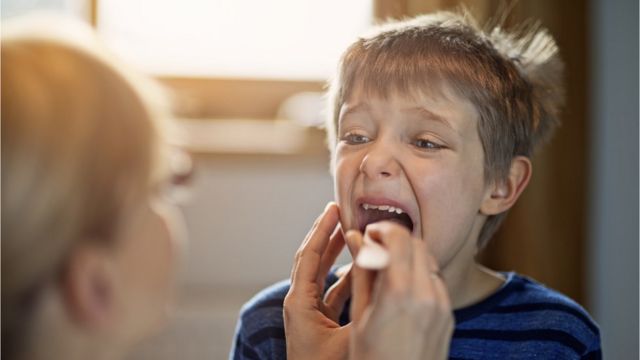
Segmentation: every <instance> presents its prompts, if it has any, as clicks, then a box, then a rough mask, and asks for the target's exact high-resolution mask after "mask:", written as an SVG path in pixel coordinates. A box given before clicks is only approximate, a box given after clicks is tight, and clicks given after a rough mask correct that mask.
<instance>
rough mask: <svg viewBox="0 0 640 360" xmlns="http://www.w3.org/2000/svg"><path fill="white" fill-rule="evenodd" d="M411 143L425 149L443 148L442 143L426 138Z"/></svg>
mask: <svg viewBox="0 0 640 360" xmlns="http://www.w3.org/2000/svg"><path fill="white" fill-rule="evenodd" d="M413 144H414V145H415V146H416V147H417V148H420V149H425V150H438V149H442V148H443V146H442V145H440V144H436V143H435V142H433V141H430V140H426V139H418V140H416V141H415V142H414V143H413Z"/></svg>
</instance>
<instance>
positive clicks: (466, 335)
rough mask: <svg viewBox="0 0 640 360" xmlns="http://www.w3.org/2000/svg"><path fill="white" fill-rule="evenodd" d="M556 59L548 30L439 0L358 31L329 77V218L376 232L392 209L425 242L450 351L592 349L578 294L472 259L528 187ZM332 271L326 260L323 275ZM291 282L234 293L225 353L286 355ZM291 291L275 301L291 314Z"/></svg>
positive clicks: (552, 107)
mask: <svg viewBox="0 0 640 360" xmlns="http://www.w3.org/2000/svg"><path fill="white" fill-rule="evenodd" d="M561 72H562V64H561V62H560V59H559V57H558V49H557V46H556V44H555V42H554V41H553V39H552V38H551V37H550V36H549V35H548V33H547V32H546V31H544V30H537V31H531V32H529V33H527V34H524V35H523V36H521V37H517V36H515V35H511V34H507V33H505V32H503V31H502V30H501V29H500V28H495V29H493V30H492V31H491V32H490V33H484V32H482V31H481V30H480V29H479V28H478V26H477V25H476V24H475V23H474V22H473V21H472V20H471V19H470V18H469V17H467V16H463V15H458V14H453V13H449V12H442V13H437V14H432V15H427V16H421V17H418V18H415V19H411V20H407V21H403V22H396V23H392V24H388V25H385V26H383V27H380V28H378V29H377V30H376V31H375V32H374V33H373V34H371V35H369V36H367V37H364V38H361V39H359V40H357V41H356V42H355V43H353V44H352V45H351V46H350V47H349V48H348V49H347V50H346V52H345V54H344V55H343V57H342V60H341V63H340V67H339V73H338V76H336V78H335V79H334V80H333V82H332V84H331V91H330V95H331V98H330V106H331V111H330V113H331V117H330V119H329V121H328V126H327V127H328V136H329V144H330V147H331V152H332V170H333V173H334V182H335V193H336V201H337V204H338V207H339V209H340V210H339V212H340V215H339V216H340V226H341V228H342V229H344V230H345V231H346V230H356V231H360V232H366V233H367V234H369V235H368V236H370V237H376V236H377V237H378V239H376V240H377V241H379V242H381V243H382V244H383V245H385V244H387V245H388V244H393V241H391V240H389V239H385V236H387V235H385V233H384V231H381V230H380V228H375V227H376V226H379V225H380V224H384V222H383V223H380V224H375V225H372V226H369V225H371V224H374V223H378V222H380V221H391V222H393V223H396V224H399V225H401V226H403V227H404V228H406V229H407V236H410V237H411V238H413V239H420V240H422V241H423V242H424V243H426V244H427V245H428V250H427V251H428V253H429V256H430V257H432V258H433V259H435V262H437V267H436V268H437V269H439V270H436V271H437V272H438V275H439V277H437V278H439V279H441V280H442V281H443V282H444V284H445V285H446V291H447V294H448V298H449V299H450V306H451V307H452V308H453V309H454V310H453V315H454V317H455V331H454V332H453V334H452V336H451V339H450V352H449V356H450V357H451V358H467V359H468V358H473V359H486V358H524V359H528V358H544V359H548V358H563V359H565V358H568V359H587V358H600V357H601V350H600V337H599V330H598V328H597V326H596V325H595V324H594V322H593V321H592V320H591V319H590V317H589V315H588V314H587V313H586V312H585V311H584V310H583V309H582V308H581V307H580V306H579V305H577V304H576V303H575V302H573V301H572V300H570V299H568V298H566V297H564V296H563V295H561V294H559V293H557V292H555V291H553V290H550V289H547V288H545V287H544V286H542V285H540V284H538V283H536V282H534V281H532V280H530V279H527V278H525V277H522V276H519V275H517V274H514V273H497V272H493V271H490V270H488V269H486V268H483V267H482V266H480V265H479V264H477V263H476V262H475V259H474V258H475V255H476V253H477V251H478V250H479V249H481V248H482V247H483V246H485V245H486V243H487V242H488V241H489V239H490V238H491V236H492V235H493V234H494V232H495V231H496V230H497V228H498V226H499V225H500V223H501V221H502V219H503V218H504V216H505V215H506V212H507V211H508V210H509V209H510V208H511V207H512V206H513V204H514V203H515V202H516V200H517V199H518V197H519V196H520V194H521V193H522V191H523V190H524V189H525V188H526V186H527V184H528V181H529V179H530V177H531V171H532V166H531V162H530V160H529V158H530V157H531V156H532V153H533V151H534V150H535V149H537V148H538V146H539V145H540V144H542V143H543V142H544V141H545V140H547V139H548V138H549V137H550V135H551V132H552V131H553V129H554V128H555V126H556V125H557V123H558V111H559V107H560V106H561V102H562V98H563V96H562V95H563V93H562V89H561V86H560V84H559V82H560V78H561ZM326 213H327V211H325V215H324V217H323V220H321V223H322V221H324V222H325V223H326V222H327V221H328V220H324V219H326V218H327V217H329V216H330V215H327V214H326ZM336 217H337V215H336ZM336 222H337V220H336ZM396 226H397V225H396ZM373 228H375V229H376V230H375V231H376V233H377V234H378V235H374V233H373V232H372V231H370V230H369V229H373ZM395 233H396V234H397V233H398V232H397V231H395ZM387 234H389V233H387ZM311 237H313V231H312V234H311ZM350 237H353V236H350ZM347 240H349V239H347ZM394 241H395V240H394ZM398 241H400V240H398ZM350 245H351V243H350ZM330 246H331V245H330ZM303 248H304V245H303ZM414 249H415V248H414ZM350 250H351V251H352V253H353V252H355V251H357V250H354V249H353V246H350ZM303 258H304V256H303ZM300 261H307V260H304V259H303V260H300V259H298V258H297V259H296V262H297V263H298V262H300ZM297 268H298V266H297V264H296V267H294V275H293V276H294V278H295V276H296V271H297V270H296V269H297ZM319 273H320V274H321V273H322V271H320V272H319ZM336 281H337V276H336V275H335V274H334V273H331V274H329V276H328V277H327V285H330V284H333V283H335V282H336ZM288 292H289V295H287V293H288ZM292 292H293V288H292V289H291V291H290V288H289V283H288V282H283V283H279V284H276V285H274V286H272V287H270V288H268V289H266V290H264V291H263V292H261V293H260V294H258V295H257V296H256V297H255V298H254V299H252V300H251V301H250V302H249V303H248V304H247V305H245V307H244V308H243V310H242V314H241V316H240V321H239V323H238V328H237V333H236V338H235V341H234V348H233V349H232V352H231V356H232V357H233V358H234V359H244V358H261V359H278V358H285V357H286V355H287V354H286V351H287V350H291V349H292V346H293V345H292V344H291V343H288V342H289V341H288V342H285V336H284V335H285V334H284V327H285V322H287V324H288V323H289V319H284V320H283V301H284V298H285V296H287V297H288V298H290V299H291V298H292V297H293V296H297V297H299V296H301V295H300V294H292ZM358 295H359V294H358V293H354V294H353V296H354V297H355V296H358ZM320 300H321V299H320ZM289 304H294V305H295V302H294V301H289ZM294 305H290V307H289V309H288V310H287V309H286V307H287V305H286V304H285V310H287V311H285V313H286V314H289V317H290V318H292V317H295V314H296V311H295V310H294V308H293V306H294ZM348 310H349V309H348V306H346V307H345V310H344V311H342V313H341V315H340V318H339V323H340V324H341V325H344V324H346V323H348V322H349V311H348ZM328 317H330V316H328ZM336 320H338V319H336ZM308 325H309V326H308V327H312V326H313V325H314V324H311V323H310V324H308ZM289 327H290V328H291V326H290V325H289ZM299 329H304V326H302V325H301V326H300V327H299ZM287 332H288V333H287V336H289V334H291V333H292V332H291V331H289V330H288V331H287ZM416 336H421V335H416ZM289 355H291V354H289ZM313 355H314V356H318V354H313ZM320 358H322V356H320Z"/></svg>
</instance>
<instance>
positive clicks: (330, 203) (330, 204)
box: [324, 201, 335, 212]
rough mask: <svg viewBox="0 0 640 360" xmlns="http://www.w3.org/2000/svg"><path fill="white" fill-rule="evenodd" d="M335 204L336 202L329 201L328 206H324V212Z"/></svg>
mask: <svg viewBox="0 0 640 360" xmlns="http://www.w3.org/2000/svg"><path fill="white" fill-rule="evenodd" d="M333 204H335V202H333V201H329V203H328V204H327V206H325V207H324V212H327V211H329V208H330V207H331V206H333Z"/></svg>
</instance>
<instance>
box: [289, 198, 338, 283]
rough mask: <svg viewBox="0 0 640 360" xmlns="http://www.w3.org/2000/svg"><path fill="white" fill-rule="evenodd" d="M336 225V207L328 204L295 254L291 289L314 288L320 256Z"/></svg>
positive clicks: (333, 204)
mask: <svg viewBox="0 0 640 360" xmlns="http://www.w3.org/2000/svg"><path fill="white" fill-rule="evenodd" d="M337 223H338V207H337V206H336V204H335V203H329V204H328V205H327V207H326V208H325V210H324V212H323V214H322V215H321V216H320V218H318V220H316V222H315V223H314V225H313V227H312V228H311V230H310V231H309V234H308V235H307V238H306V239H305V242H304V243H303V244H302V245H301V246H300V248H299V249H298V251H297V252H296V256H295V260H294V265H293V270H292V273H291V289H290V291H292V292H293V291H296V290H295V289H298V288H300V290H304V289H306V288H307V286H313V287H316V280H317V277H318V271H319V267H320V262H321V259H322V255H323V254H324V252H325V250H326V248H327V245H328V243H329V236H330V235H331V233H332V232H333V230H334V229H335V227H336V225H337Z"/></svg>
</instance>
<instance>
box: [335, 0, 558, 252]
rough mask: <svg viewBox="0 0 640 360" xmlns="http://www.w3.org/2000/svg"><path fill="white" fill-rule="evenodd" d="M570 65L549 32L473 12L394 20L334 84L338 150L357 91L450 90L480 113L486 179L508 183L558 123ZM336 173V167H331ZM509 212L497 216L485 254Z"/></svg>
mask: <svg viewBox="0 0 640 360" xmlns="http://www.w3.org/2000/svg"><path fill="white" fill-rule="evenodd" d="M562 70H563V64H562V61H561V60H560V58H559V55H558V47H557V45H556V43H555V41H554V40H553V38H552V37H551V36H550V35H549V33H548V32H547V30H545V29H541V28H539V27H538V26H531V25H530V26H526V27H524V28H522V29H519V30H518V31H516V32H515V33H507V32H505V31H504V30H503V29H502V28H501V27H500V26H495V27H493V28H492V29H490V30H488V31H483V30H482V29H481V28H480V27H479V26H478V25H477V24H476V22H475V21H474V20H473V18H472V17H471V16H470V15H469V14H468V13H460V14H458V13H453V12H438V13H434V14H430V15H423V16H419V17H416V18H413V19H409V20H405V21H399V22H392V23H388V24H385V25H382V26H380V27H377V28H375V29H374V31H373V32H372V33H371V34H369V35H367V36H364V37H361V38H359V39H358V40H357V41H355V42H354V43H353V44H352V45H351V46H349V48H348V49H347V50H346V51H345V53H344V54H343V56H342V58H341V60H340V63H339V67H338V72H337V74H336V76H335V77H334V79H333V80H332V81H331V82H330V86H329V93H328V95H329V111H328V112H329V116H328V118H327V133H328V139H329V146H330V149H331V151H332V152H333V149H334V148H335V146H336V135H337V131H338V118H339V114H340V108H341V107H342V105H343V104H344V102H345V101H346V100H347V99H348V97H349V95H350V94H351V92H352V90H353V89H354V88H356V87H361V88H362V89H364V90H365V91H367V92H368V93H369V94H371V95H377V96H382V97H385V96H388V95H389V94H390V93H394V92H395V93H400V94H406V95H411V94H412V93H414V94H415V93H418V92H422V93H425V92H426V93H428V94H434V95H437V94H438V93H439V90H441V89H442V86H443V84H446V85H447V86H449V87H451V88H452V89H453V90H454V91H455V92H456V93H457V94H458V95H460V96H462V97H463V98H465V99H467V100H469V101H470V102H471V103H472V104H473V105H474V106H475V108H476V110H477V111H478V113H479V123H478V132H479V135H480V139H481V141H482V145H483V148H484V153H485V164H484V167H485V180H486V181H502V180H503V179H505V178H506V176H507V175H508V173H509V168H510V165H511V161H512V159H513V158H514V157H515V156H518V155H522V156H527V157H531V156H532V153H533V152H534V150H535V149H536V148H537V147H538V146H539V145H540V144H541V143H543V142H544V141H546V140H547V139H549V138H550V136H551V134H552V132H553V130H554V129H555V127H556V126H557V125H558V124H559V118H558V117H559V114H558V113H559V109H560V107H561V106H562V104H563V99H564V89H563V87H562ZM332 168H333V165H332ZM505 215H506V213H502V214H498V215H494V216H490V217H489V218H488V219H487V221H486V223H485V224H484V226H483V228H482V231H481V233H480V236H479V239H478V246H479V247H480V248H482V247H483V246H484V245H486V243H487V242H488V240H489V239H490V238H491V236H493V234H494V233H495V231H496V230H497V229H498V227H499V225H500V223H501V222H502V220H503V218H504V216H505Z"/></svg>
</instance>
